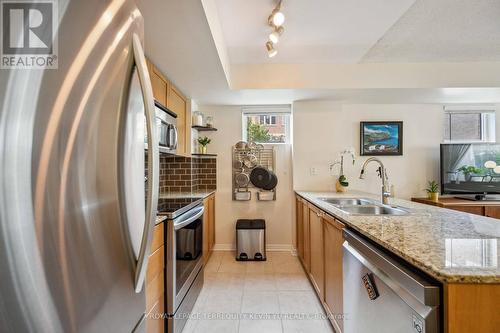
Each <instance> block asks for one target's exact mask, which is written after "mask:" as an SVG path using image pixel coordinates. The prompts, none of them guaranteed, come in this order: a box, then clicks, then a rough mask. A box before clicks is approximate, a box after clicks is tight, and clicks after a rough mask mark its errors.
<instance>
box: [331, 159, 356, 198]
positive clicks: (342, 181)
mask: <svg viewBox="0 0 500 333" xmlns="http://www.w3.org/2000/svg"><path fill="white" fill-rule="evenodd" d="M344 155H351V158H352V164H353V165H354V162H355V160H354V150H353V149H346V150H344V151H343V152H341V153H340V161H336V162H334V163H332V164H330V170H332V169H333V167H334V166H335V165H337V164H338V165H340V174H339V177H338V178H337V181H336V182H335V190H336V191H337V192H339V193H340V192H347V187H348V186H349V182H348V181H347V177H346V176H345V175H344Z"/></svg>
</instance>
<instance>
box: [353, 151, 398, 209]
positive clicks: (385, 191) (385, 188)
mask: <svg viewBox="0 0 500 333" xmlns="http://www.w3.org/2000/svg"><path fill="white" fill-rule="evenodd" d="M372 161H373V162H377V163H378V164H379V167H378V169H377V172H378V175H379V177H380V178H381V179H382V203H383V204H384V205H388V204H389V197H390V196H391V190H390V188H389V177H387V171H386V169H385V167H384V164H383V163H382V161H381V160H379V159H378V158H376V157H370V158H369V159H367V160H366V161H365V163H363V166H362V167H361V173H360V174H359V179H364V178H365V175H364V174H365V168H366V166H367V165H368V164H369V163H370V162H372Z"/></svg>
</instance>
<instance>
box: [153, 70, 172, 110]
mask: <svg viewBox="0 0 500 333" xmlns="http://www.w3.org/2000/svg"><path fill="white" fill-rule="evenodd" d="M150 77H151V85H152V86H153V96H154V98H155V100H157V101H158V102H160V103H161V104H162V105H164V106H166V105H167V91H168V88H167V87H168V84H167V82H165V81H163V80H162V78H161V77H160V76H158V75H157V74H156V73H154V72H153V73H152V74H151V75H150Z"/></svg>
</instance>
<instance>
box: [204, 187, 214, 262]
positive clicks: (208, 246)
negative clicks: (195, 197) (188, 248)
mask: <svg viewBox="0 0 500 333" xmlns="http://www.w3.org/2000/svg"><path fill="white" fill-rule="evenodd" d="M203 205H204V207H205V213H204V221H203V223H204V224H203V262H204V263H205V264H206V263H207V262H208V259H210V255H211V254H212V252H213V248H214V245H215V194H211V195H210V196H208V197H207V198H205V200H204V201H203Z"/></svg>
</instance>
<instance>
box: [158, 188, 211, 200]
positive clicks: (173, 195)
mask: <svg viewBox="0 0 500 333" xmlns="http://www.w3.org/2000/svg"><path fill="white" fill-rule="evenodd" d="M212 193H215V190H209V191H195V192H170V193H160V195H159V196H158V198H159V199H193V198H194V199H196V198H199V199H200V200H203V199H205V198H206V197H208V196H209V195H211V194H212Z"/></svg>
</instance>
